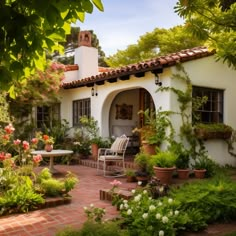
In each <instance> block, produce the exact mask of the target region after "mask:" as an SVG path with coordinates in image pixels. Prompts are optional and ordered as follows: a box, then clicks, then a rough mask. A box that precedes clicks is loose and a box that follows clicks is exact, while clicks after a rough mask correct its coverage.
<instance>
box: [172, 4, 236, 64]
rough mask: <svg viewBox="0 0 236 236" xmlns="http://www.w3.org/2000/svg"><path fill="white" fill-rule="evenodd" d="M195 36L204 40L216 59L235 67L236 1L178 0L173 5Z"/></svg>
mask: <svg viewBox="0 0 236 236" xmlns="http://www.w3.org/2000/svg"><path fill="white" fill-rule="evenodd" d="M175 11H176V12H177V13H178V15H179V16H181V17H184V18H185V20H186V25H187V28H188V30H189V32H191V33H192V35H193V36H194V37H197V38H199V39H203V40H207V44H208V46H210V47H212V48H214V49H216V54H217V59H218V60H219V59H223V61H224V62H226V63H227V64H228V66H232V67H234V68H236V44H235V40H236V17H235V14H236V1H235V0H194V1H190V0H179V1H178V2H177V5H176V7H175Z"/></svg>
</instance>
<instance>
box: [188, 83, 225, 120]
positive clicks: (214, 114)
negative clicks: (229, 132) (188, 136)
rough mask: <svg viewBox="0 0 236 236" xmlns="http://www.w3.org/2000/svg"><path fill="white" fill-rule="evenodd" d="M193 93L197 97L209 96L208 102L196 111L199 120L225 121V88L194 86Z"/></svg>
mask: <svg viewBox="0 0 236 236" xmlns="http://www.w3.org/2000/svg"><path fill="white" fill-rule="evenodd" d="M192 94H193V97H195V98H197V97H198V98H202V97H207V102H206V103H205V104H203V105H202V106H201V107H200V108H199V109H198V110H197V111H196V115H197V116H198V117H199V120H198V121H197V122H201V123H223V120H224V114H223V110H224V109H223V108H224V107H223V104H224V90H222V89H212V88H206V87H197V86H193V93H192Z"/></svg>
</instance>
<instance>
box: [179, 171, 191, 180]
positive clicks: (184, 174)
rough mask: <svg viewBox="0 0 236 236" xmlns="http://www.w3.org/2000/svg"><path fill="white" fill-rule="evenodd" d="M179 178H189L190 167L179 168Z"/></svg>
mask: <svg viewBox="0 0 236 236" xmlns="http://www.w3.org/2000/svg"><path fill="white" fill-rule="evenodd" d="M177 173H178V178H179V179H188V177H189V169H177Z"/></svg>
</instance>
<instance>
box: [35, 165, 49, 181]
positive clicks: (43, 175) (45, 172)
mask: <svg viewBox="0 0 236 236" xmlns="http://www.w3.org/2000/svg"><path fill="white" fill-rule="evenodd" d="M51 178H52V174H51V173H50V171H49V169H48V168H44V169H42V170H41V172H40V173H39V174H38V175H37V179H36V182H38V183H41V182H42V180H45V179H51Z"/></svg>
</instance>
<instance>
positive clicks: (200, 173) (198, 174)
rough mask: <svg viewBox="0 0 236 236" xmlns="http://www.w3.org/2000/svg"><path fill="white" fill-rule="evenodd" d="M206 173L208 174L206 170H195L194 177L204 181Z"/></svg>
mask: <svg viewBox="0 0 236 236" xmlns="http://www.w3.org/2000/svg"><path fill="white" fill-rule="evenodd" d="M205 173H206V170H205V169H204V170H196V169H195V170H194V175H195V177H196V178H197V179H204V178H205Z"/></svg>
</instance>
